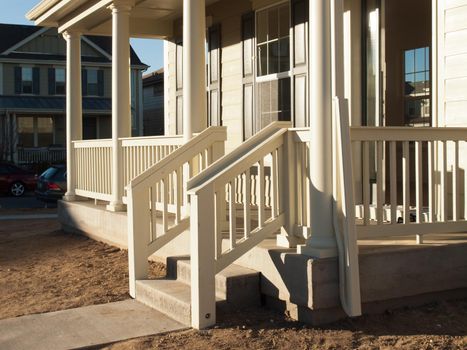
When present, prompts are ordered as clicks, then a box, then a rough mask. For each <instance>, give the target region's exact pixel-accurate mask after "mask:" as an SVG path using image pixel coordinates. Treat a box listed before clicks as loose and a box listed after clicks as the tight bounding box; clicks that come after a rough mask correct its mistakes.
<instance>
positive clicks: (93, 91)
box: [88, 83, 99, 96]
mask: <svg viewBox="0 0 467 350" xmlns="http://www.w3.org/2000/svg"><path fill="white" fill-rule="evenodd" d="M98 92H99V89H98V87H97V84H96V83H94V84H89V83H88V95H89V96H97V95H98Z"/></svg>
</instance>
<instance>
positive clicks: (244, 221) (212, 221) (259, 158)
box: [188, 122, 290, 328]
mask: <svg viewBox="0 0 467 350" xmlns="http://www.w3.org/2000/svg"><path fill="white" fill-rule="evenodd" d="M289 126H290V123H285V122H276V123H273V124H271V125H270V126H268V127H267V128H265V129H263V130H262V131H260V132H259V133H258V134H256V135H255V136H253V137H251V138H250V139H249V140H248V141H246V142H244V143H243V144H242V145H241V146H239V147H238V148H237V149H235V150H234V151H233V152H231V153H229V154H227V155H226V156H224V157H223V158H222V159H221V160H219V161H218V162H216V163H215V164H213V165H212V166H211V167H209V168H208V169H207V170H206V171H204V172H202V173H201V174H199V175H198V176H196V177H194V178H193V179H192V180H190V181H189V183H188V193H189V194H190V197H191V218H190V219H191V224H190V233H191V271H192V274H191V293H192V294H191V301H192V326H193V327H196V328H204V327H207V326H209V325H212V324H214V323H215V319H216V306H215V303H216V299H215V287H214V286H215V283H214V279H215V275H216V274H217V273H218V272H220V271H221V270H223V269H224V268H226V267H227V266H229V265H230V264H232V263H233V262H234V261H235V260H237V259H238V258H239V257H240V256H242V255H243V254H245V253H246V252H248V251H249V250H250V249H252V248H253V247H255V246H256V245H258V244H259V243H260V242H261V241H262V240H264V239H265V238H267V237H269V236H270V235H271V234H274V233H276V232H278V231H279V230H280V229H281V227H283V226H284V224H285V223H286V214H285V213H284V211H285V208H284V206H285V205H284V204H285V203H284V198H285V196H284V193H285V192H286V189H285V186H284V183H283V181H284V180H283V179H284V171H286V168H285V166H284V164H285V163H284V155H283V149H284V145H285V143H286V136H287V131H288V127H289ZM265 164H269V172H270V177H269V179H268V178H267V176H266V171H265V169H266V166H265ZM252 169H257V170H256V172H257V176H256V179H257V180H256V181H255V178H254V177H252ZM267 182H270V186H269V187H270V193H269V195H268V194H267V193H266V190H265V188H266V183H267ZM239 183H242V184H243V189H244V190H243V191H242V194H243V199H242V201H241V202H242V205H241V207H240V208H237V207H238V204H237V202H238V201H237V200H236V196H235V194H236V193H237V189H236V187H237V185H238V184H239ZM255 183H256V186H255V187H256V189H255V191H254V193H255V197H256V198H255V199H256V200H255V202H256V203H255V204H253V200H252V191H251V189H252V185H253V184H255ZM226 193H227V194H228V196H227V203H226V201H225V194H226ZM268 198H269V203H270V206H269V207H268V205H267V203H266V200H267V199H268ZM226 204H227V208H226ZM226 209H227V210H226ZM238 209H239V210H238ZM226 220H227V222H228V225H224V222H225V221H226ZM224 239H226V242H225V243H226V244H223V243H224ZM201 271H202V273H201ZM197 272H198V273H197Z"/></svg>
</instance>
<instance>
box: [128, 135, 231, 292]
mask: <svg viewBox="0 0 467 350" xmlns="http://www.w3.org/2000/svg"><path fill="white" fill-rule="evenodd" d="M226 139H227V133H226V129H225V127H210V128H208V129H206V130H205V131H203V132H202V133H200V134H199V135H197V136H195V137H193V138H192V139H191V140H190V141H188V142H187V143H185V144H183V146H181V147H179V148H177V149H176V150H174V151H173V152H172V153H170V154H169V155H167V156H166V157H165V158H163V159H162V160H161V161H159V162H157V163H155V164H154V165H153V166H151V167H150V168H149V169H147V170H146V171H145V172H143V173H141V174H140V175H138V176H136V177H135V178H134V179H132V180H131V181H130V184H129V185H128V187H127V191H128V258H129V279H130V295H131V296H133V297H135V289H136V280H140V279H146V278H147V275H148V257H149V256H150V255H152V254H153V253H154V252H156V251H157V250H158V249H160V248H161V247H163V246H164V245H166V244H167V243H169V242H170V241H171V240H173V239H174V238H176V237H177V236H178V235H180V234H181V233H182V232H184V231H185V230H186V229H188V228H189V225H190V220H189V216H188V212H187V210H186V207H187V203H188V197H187V193H186V184H187V181H188V180H189V179H190V178H191V177H193V176H195V175H197V174H199V173H200V172H201V171H203V170H204V169H206V168H207V167H208V166H209V165H211V164H212V163H213V162H215V161H216V160H217V159H219V158H220V157H222V156H223V155H224V142H225V140H226ZM205 210H209V209H208V208H205Z"/></svg>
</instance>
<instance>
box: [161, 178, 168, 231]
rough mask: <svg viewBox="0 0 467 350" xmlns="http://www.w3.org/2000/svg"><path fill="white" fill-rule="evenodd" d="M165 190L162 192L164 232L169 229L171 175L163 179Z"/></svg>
mask: <svg viewBox="0 0 467 350" xmlns="http://www.w3.org/2000/svg"><path fill="white" fill-rule="evenodd" d="M162 186H163V192H162V205H163V208H162V227H163V232H164V234H165V233H166V232H167V231H168V229H169V215H168V214H169V211H168V199H169V198H168V197H169V192H168V190H169V177H168V176H166V177H164V179H163V180H162Z"/></svg>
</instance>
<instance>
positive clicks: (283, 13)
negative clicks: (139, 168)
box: [279, 5, 289, 38]
mask: <svg viewBox="0 0 467 350" xmlns="http://www.w3.org/2000/svg"><path fill="white" fill-rule="evenodd" d="M279 36H280V37H281V38H283V37H285V36H289V6H288V5H285V6H281V7H280V8H279Z"/></svg>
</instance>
